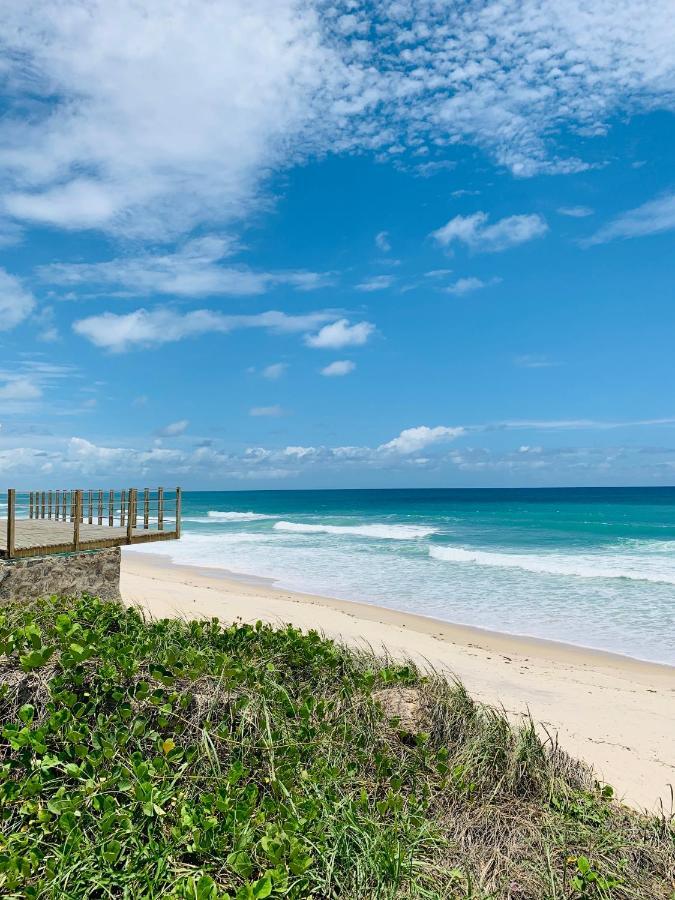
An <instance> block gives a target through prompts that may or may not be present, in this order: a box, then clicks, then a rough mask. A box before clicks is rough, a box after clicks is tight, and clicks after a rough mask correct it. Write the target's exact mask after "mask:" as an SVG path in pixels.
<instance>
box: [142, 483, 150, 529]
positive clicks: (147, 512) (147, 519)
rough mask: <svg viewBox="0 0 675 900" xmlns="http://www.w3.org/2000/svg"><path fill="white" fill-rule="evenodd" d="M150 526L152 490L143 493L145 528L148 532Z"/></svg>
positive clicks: (146, 489)
mask: <svg viewBox="0 0 675 900" xmlns="http://www.w3.org/2000/svg"><path fill="white" fill-rule="evenodd" d="M149 525H150V489H149V488H145V490H144V491H143V528H145V529H146V530H147V528H148V526H149Z"/></svg>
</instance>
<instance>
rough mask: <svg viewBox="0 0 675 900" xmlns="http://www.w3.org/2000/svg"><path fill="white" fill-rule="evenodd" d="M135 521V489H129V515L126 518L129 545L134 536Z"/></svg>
mask: <svg viewBox="0 0 675 900" xmlns="http://www.w3.org/2000/svg"><path fill="white" fill-rule="evenodd" d="M135 519H136V488H129V515H128V517H127V544H130V543H131V539H132V537H133V535H134V520H135Z"/></svg>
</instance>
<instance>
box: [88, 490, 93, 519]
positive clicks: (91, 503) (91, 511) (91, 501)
mask: <svg viewBox="0 0 675 900" xmlns="http://www.w3.org/2000/svg"><path fill="white" fill-rule="evenodd" d="M88 523H89V525H93V524H94V492H93V491H89V516H88Z"/></svg>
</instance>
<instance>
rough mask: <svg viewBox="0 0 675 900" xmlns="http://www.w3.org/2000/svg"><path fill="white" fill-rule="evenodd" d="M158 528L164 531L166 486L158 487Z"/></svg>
mask: <svg viewBox="0 0 675 900" xmlns="http://www.w3.org/2000/svg"><path fill="white" fill-rule="evenodd" d="M157 530H158V531H164V488H157Z"/></svg>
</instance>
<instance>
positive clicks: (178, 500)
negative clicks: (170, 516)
mask: <svg viewBox="0 0 675 900" xmlns="http://www.w3.org/2000/svg"><path fill="white" fill-rule="evenodd" d="M181 505H182V498H181V489H180V488H179V487H177V488H176V537H177V538H179V537H180V514H181Z"/></svg>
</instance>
